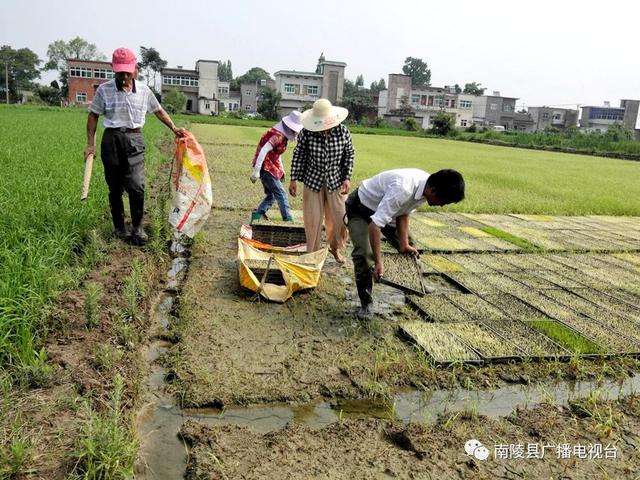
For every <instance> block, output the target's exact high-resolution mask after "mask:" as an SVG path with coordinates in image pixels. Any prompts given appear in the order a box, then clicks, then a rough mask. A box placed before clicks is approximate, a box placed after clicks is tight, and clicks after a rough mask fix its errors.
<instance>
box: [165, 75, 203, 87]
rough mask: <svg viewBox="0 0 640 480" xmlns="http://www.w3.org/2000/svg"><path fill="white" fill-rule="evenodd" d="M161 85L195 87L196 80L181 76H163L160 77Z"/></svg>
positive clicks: (196, 84)
mask: <svg viewBox="0 0 640 480" xmlns="http://www.w3.org/2000/svg"><path fill="white" fill-rule="evenodd" d="M162 83H163V85H178V86H181V87H197V86H198V79H197V78H195V77H187V76H183V75H164V76H163V77H162Z"/></svg>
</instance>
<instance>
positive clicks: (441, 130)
mask: <svg viewBox="0 0 640 480" xmlns="http://www.w3.org/2000/svg"><path fill="white" fill-rule="evenodd" d="M432 123H433V127H431V133H434V134H435V135H439V136H441V137H445V136H447V135H449V132H451V130H453V129H455V127H454V126H453V117H452V116H451V115H448V114H446V113H444V112H439V113H438V114H436V116H435V117H433V120H432Z"/></svg>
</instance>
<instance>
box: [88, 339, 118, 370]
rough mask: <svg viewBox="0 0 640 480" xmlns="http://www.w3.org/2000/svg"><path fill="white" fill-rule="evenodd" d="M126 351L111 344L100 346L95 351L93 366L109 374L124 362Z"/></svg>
mask: <svg viewBox="0 0 640 480" xmlns="http://www.w3.org/2000/svg"><path fill="white" fill-rule="evenodd" d="M123 358H124V351H123V350H122V349H120V348H118V347H114V346H112V345H109V344H99V345H97V346H96V348H95V349H94V351H93V359H92V360H91V363H92V365H93V366H94V367H95V368H96V369H98V370H100V371H104V372H108V371H110V370H111V369H113V368H114V367H116V366H117V365H119V364H120V363H121V362H122V359H123Z"/></svg>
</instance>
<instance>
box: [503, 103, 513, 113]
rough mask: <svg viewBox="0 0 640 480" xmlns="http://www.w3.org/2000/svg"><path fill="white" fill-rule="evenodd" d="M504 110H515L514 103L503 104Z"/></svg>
mask: <svg viewBox="0 0 640 480" xmlns="http://www.w3.org/2000/svg"><path fill="white" fill-rule="evenodd" d="M502 111H503V112H513V105H511V104H510V103H505V104H503V105H502Z"/></svg>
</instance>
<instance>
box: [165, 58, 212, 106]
mask: <svg viewBox="0 0 640 480" xmlns="http://www.w3.org/2000/svg"><path fill="white" fill-rule="evenodd" d="M218 64H219V62H218V61H217V60H198V61H197V62H196V68H195V69H194V70H185V69H183V68H182V67H181V66H178V67H176V68H163V69H162V71H161V72H160V75H161V79H162V95H163V96H164V95H165V94H167V93H168V92H169V91H171V90H178V91H180V92H182V93H184V94H185V96H186V97H187V104H186V106H185V110H186V111H188V112H192V113H200V114H202V115H216V114H217V113H218Z"/></svg>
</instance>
